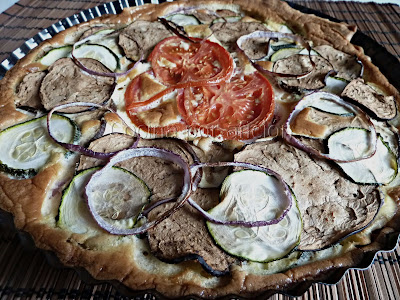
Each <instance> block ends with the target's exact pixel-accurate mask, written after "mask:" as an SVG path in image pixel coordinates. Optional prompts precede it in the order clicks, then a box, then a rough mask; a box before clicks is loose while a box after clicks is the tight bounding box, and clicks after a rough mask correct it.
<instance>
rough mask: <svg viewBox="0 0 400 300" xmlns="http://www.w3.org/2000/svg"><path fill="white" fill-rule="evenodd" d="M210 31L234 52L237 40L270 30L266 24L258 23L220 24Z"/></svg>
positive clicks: (213, 26)
mask: <svg viewBox="0 0 400 300" xmlns="http://www.w3.org/2000/svg"><path fill="white" fill-rule="evenodd" d="M210 29H211V30H212V31H213V34H214V36H215V38H216V39H217V40H219V41H220V42H221V43H222V45H224V46H225V47H227V48H228V50H234V47H235V45H236V44H235V43H236V41H237V39H238V38H240V37H241V36H242V35H246V34H249V33H251V32H253V31H256V30H264V31H267V30H268V29H267V27H266V26H265V25H264V24H262V23H258V22H218V23H215V24H213V25H211V27H210Z"/></svg>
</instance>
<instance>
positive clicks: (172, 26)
mask: <svg viewBox="0 0 400 300" xmlns="http://www.w3.org/2000/svg"><path fill="white" fill-rule="evenodd" d="M158 21H159V22H160V23H161V24H163V25H164V26H165V27H166V28H167V29H168V30H169V31H172V32H173V33H174V34H176V35H177V36H179V37H180V38H182V39H184V40H187V41H189V42H192V43H200V41H195V40H193V39H191V38H190V37H189V36H188V34H187V33H186V31H185V28H183V26H180V25H178V24H176V23H174V22H172V21H170V20H167V19H165V18H158Z"/></svg>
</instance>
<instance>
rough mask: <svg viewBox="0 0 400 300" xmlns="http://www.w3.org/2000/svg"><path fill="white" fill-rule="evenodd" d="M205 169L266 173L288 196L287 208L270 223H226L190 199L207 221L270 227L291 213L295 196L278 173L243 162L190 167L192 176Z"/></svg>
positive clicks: (231, 222)
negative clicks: (235, 169)
mask: <svg viewBox="0 0 400 300" xmlns="http://www.w3.org/2000/svg"><path fill="white" fill-rule="evenodd" d="M204 167H241V168H246V169H250V170H255V171H260V172H264V173H266V174H268V175H270V176H273V177H275V178H276V179H277V180H278V181H279V182H280V183H281V184H282V185H283V187H284V189H285V194H286V196H287V200H288V203H287V206H286V208H285V209H284V210H283V212H282V214H281V215H280V216H279V217H278V218H275V219H271V220H269V221H224V220H219V219H216V218H214V217H213V216H212V215H211V214H209V213H208V212H206V211H205V210H204V209H202V208H201V207H200V206H199V205H198V204H197V203H196V202H194V201H193V200H192V199H191V198H189V199H188V203H189V204H190V205H191V206H193V207H194V208H195V209H197V210H198V211H199V212H200V214H201V215H202V216H203V217H204V218H205V219H206V220H207V221H210V222H212V223H215V224H221V225H234V226H243V227H260V226H268V225H274V224H277V223H279V222H280V221H282V219H283V218H284V217H285V216H286V215H287V213H288V212H289V210H290V208H291V207H292V205H293V195H292V192H291V191H290V188H289V186H288V185H287V183H286V182H285V181H284V180H283V178H282V177H281V176H280V175H279V174H278V173H276V172H274V171H272V170H270V169H268V168H264V167H261V166H256V165H253V164H250V163H243V162H219V163H201V164H196V165H192V166H191V167H190V171H191V172H192V174H195V173H196V172H197V170H198V169H200V168H204ZM196 188H197V185H195V184H193V185H192V190H193V191H194V190H196Z"/></svg>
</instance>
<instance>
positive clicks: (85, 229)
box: [58, 167, 150, 234]
mask: <svg viewBox="0 0 400 300" xmlns="http://www.w3.org/2000/svg"><path fill="white" fill-rule="evenodd" d="M98 169H100V168H99V167H94V168H90V169H87V170H84V171H82V172H80V173H79V174H77V175H76V176H75V177H74V178H73V179H72V181H71V183H70V184H69V186H68V187H67V188H66V189H65V191H64V194H63V197H62V200H61V201H62V202H61V205H60V213H59V220H58V226H59V227H61V228H63V229H66V230H69V231H71V232H74V233H79V234H87V233H91V232H93V231H99V230H102V229H101V228H100V227H99V226H98V225H97V223H96V221H95V220H94V218H93V217H92V215H91V213H90V210H89V207H88V205H87V201H86V199H85V194H84V190H85V186H86V184H87V183H88V181H89V180H90V177H91V176H92V175H93V173H94V172H96V171H97V170H98ZM93 193H95V194H96V195H95V196H96V197H98V199H99V200H100V201H99V202H98V205H99V206H98V211H101V212H102V215H103V217H104V218H105V219H107V221H108V222H110V223H112V224H113V226H118V227H121V228H132V227H133V226H134V225H135V224H136V222H137V217H138V215H139V214H138V213H133V214H132V213H131V212H136V211H139V212H141V211H142V209H143V207H144V205H145V204H146V203H147V202H148V200H149V197H150V190H149V188H148V187H147V185H146V184H144V182H143V181H142V180H141V179H139V178H138V177H136V176H135V175H134V174H133V173H131V172H129V171H126V170H125V169H122V168H118V167H113V168H111V169H110V170H109V171H108V172H107V178H104V181H101V182H99V186H98V189H97V190H96V191H93ZM132 195H134V197H130V196H132ZM132 199H134V201H133V204H132V201H131V200H132ZM136 200H139V201H136Z"/></svg>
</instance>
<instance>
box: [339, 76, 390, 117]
mask: <svg viewBox="0 0 400 300" xmlns="http://www.w3.org/2000/svg"><path fill="white" fill-rule="evenodd" d="M342 97H347V98H349V99H351V100H353V101H354V102H356V103H357V104H359V105H361V106H363V107H364V108H366V109H367V110H369V112H370V113H371V115H372V116H373V117H375V118H377V119H379V120H391V119H393V118H394V117H395V116H396V114H397V109H396V101H395V99H394V96H385V95H382V94H379V93H378V92H377V91H375V90H374V89H373V88H372V87H371V86H369V85H368V84H366V83H365V82H364V80H363V79H361V78H357V79H354V80H353V81H351V82H350V83H349V84H348V85H347V86H346V88H345V89H344V91H343V92H342Z"/></svg>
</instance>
